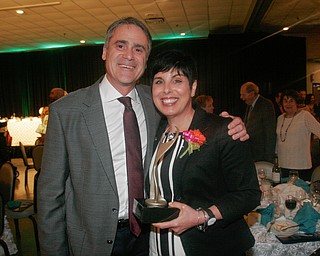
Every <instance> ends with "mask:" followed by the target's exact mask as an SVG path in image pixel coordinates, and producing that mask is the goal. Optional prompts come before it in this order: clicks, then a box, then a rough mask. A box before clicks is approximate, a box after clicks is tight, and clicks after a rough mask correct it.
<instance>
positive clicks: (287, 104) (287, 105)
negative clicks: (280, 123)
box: [282, 96, 298, 114]
mask: <svg viewBox="0 0 320 256" xmlns="http://www.w3.org/2000/svg"><path fill="white" fill-rule="evenodd" d="M282 105H283V108H284V111H285V112H286V113H287V114H293V113H295V112H296V111H297V110H298V106H297V102H296V101H295V100H294V98H292V97H288V96H284V97H283V100H282Z"/></svg>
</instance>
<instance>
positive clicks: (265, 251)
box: [247, 222, 320, 256]
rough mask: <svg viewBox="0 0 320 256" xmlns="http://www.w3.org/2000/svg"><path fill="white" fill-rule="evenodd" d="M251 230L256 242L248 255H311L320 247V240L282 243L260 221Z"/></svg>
mask: <svg viewBox="0 0 320 256" xmlns="http://www.w3.org/2000/svg"><path fill="white" fill-rule="evenodd" d="M250 230H251V233H252V234H253V236H254V238H255V239H256V243H255V245H254V247H252V248H251V249H250V251H249V252H247V256H309V255H310V254H311V253H312V252H313V251H315V250H316V249H318V248H320V241H316V242H304V243H295V244H282V243H281V242H280V241H279V240H278V239H277V238H276V236H275V235H274V234H273V233H271V232H267V229H266V227H265V226H263V225H261V224H258V223H256V224H255V225H253V226H252V227H250ZM317 230H319V222H318V225H317Z"/></svg>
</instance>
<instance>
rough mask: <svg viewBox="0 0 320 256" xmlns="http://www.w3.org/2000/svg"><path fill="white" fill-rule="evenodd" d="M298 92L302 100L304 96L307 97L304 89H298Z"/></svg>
mask: <svg viewBox="0 0 320 256" xmlns="http://www.w3.org/2000/svg"><path fill="white" fill-rule="evenodd" d="M299 94H300V97H301V99H302V100H305V99H306V97H307V92H306V91H300V92H299Z"/></svg>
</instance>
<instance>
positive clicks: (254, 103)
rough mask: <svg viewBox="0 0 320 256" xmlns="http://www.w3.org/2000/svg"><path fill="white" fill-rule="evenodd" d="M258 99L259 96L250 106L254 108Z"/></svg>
mask: <svg viewBox="0 0 320 256" xmlns="http://www.w3.org/2000/svg"><path fill="white" fill-rule="evenodd" d="M259 97H260V94H258V96H257V98H256V99H255V100H254V101H253V103H252V104H251V106H252V107H253V108H254V105H256V102H257V100H258V98H259Z"/></svg>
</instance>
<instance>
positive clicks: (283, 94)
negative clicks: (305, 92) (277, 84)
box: [280, 89, 300, 105]
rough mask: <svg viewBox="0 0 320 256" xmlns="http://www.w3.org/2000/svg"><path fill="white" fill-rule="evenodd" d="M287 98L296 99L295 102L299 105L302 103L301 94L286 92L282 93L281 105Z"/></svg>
mask: <svg viewBox="0 0 320 256" xmlns="http://www.w3.org/2000/svg"><path fill="white" fill-rule="evenodd" d="M284 97H287V98H289V97H290V98H292V99H294V101H295V102H296V103H297V104H299V103H300V96H299V93H298V92H297V91H296V90H292V89H290V90H286V91H284V92H283V93H282V95H281V98H280V104H281V105H283V103H282V102H283V98H284Z"/></svg>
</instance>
